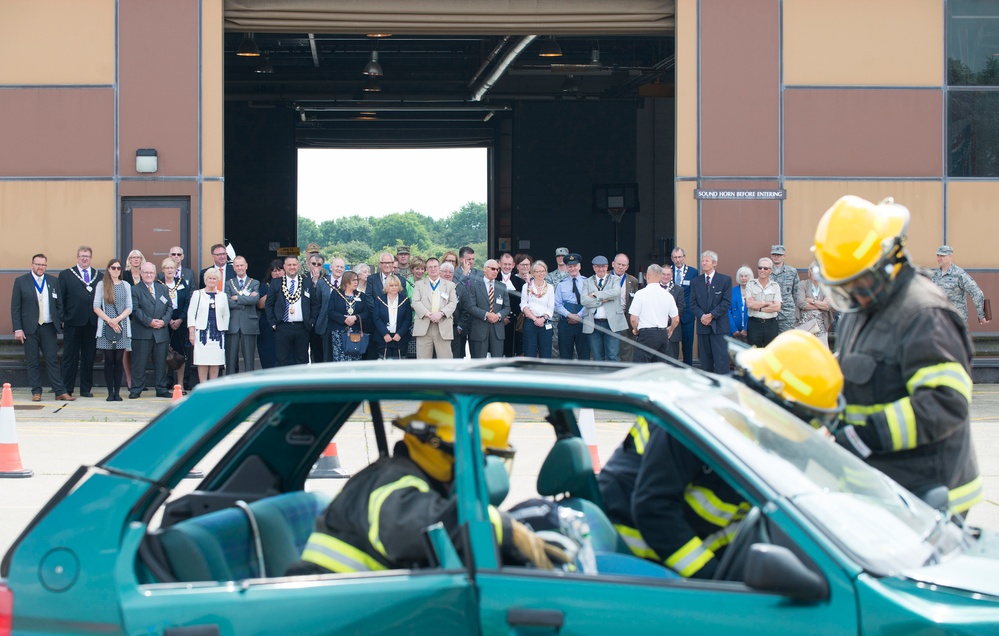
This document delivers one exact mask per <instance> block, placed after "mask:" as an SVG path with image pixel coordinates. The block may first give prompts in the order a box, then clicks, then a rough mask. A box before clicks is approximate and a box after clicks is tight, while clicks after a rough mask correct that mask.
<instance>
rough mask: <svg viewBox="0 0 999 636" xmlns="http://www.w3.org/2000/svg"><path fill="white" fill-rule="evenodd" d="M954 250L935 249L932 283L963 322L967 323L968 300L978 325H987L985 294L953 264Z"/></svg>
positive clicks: (942, 247) (947, 248)
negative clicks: (935, 263)
mask: <svg viewBox="0 0 999 636" xmlns="http://www.w3.org/2000/svg"><path fill="white" fill-rule="evenodd" d="M953 260H954V248H953V247H951V246H950V245H941V246H940V247H939V248H937V268H936V269H934V270H933V282H934V283H936V285H937V286H938V287H940V289H942V290H943V291H944V293H945V294H947V298H948V299H949V300H950V302H951V303H953V305H954V307H956V308H957V313H959V314H961V316H962V317H963V318H964V321H965V322H968V300H967V297H968V296H971V302H972V303H973V304H974V305H975V311H976V312H978V323H979V324H982V325H984V324H987V323H988V322H989V320H988V319H987V318H986V317H985V294H983V293H982V289H981V288H980V287H979V286H978V283H976V282H975V279H973V278H972V277H971V276H970V275H968V272H966V271H964V270H963V269H961V268H960V267H958V266H957V265H955V264H954V263H953Z"/></svg>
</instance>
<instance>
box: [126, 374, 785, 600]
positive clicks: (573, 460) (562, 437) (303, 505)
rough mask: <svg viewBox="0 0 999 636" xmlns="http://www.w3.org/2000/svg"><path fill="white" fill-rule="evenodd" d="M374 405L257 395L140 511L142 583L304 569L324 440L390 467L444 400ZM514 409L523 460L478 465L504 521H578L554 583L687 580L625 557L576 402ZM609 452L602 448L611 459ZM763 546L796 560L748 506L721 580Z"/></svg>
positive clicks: (444, 561) (613, 415) (319, 497)
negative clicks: (409, 435)
mask: <svg viewBox="0 0 999 636" xmlns="http://www.w3.org/2000/svg"><path fill="white" fill-rule="evenodd" d="M380 397H382V396H370V397H369V396H364V395H337V394H335V393H331V392H319V391H303V392H298V393H290V394H283V395H281V396H274V395H270V396H267V395H266V394H263V395H260V396H258V397H257V398H256V399H251V400H249V401H248V402H247V403H246V404H245V406H244V407H243V408H242V409H241V410H239V411H238V412H235V413H233V414H232V416H231V417H230V418H229V419H228V420H226V421H223V422H220V423H219V424H218V426H217V428H216V430H215V432H213V434H212V435H210V436H209V437H207V438H206V439H205V440H203V442H202V445H201V446H200V447H198V448H194V449H192V451H191V453H190V457H189V460H190V461H189V462H187V463H185V464H184V465H182V466H178V471H182V472H188V471H190V473H191V474H196V470H197V469H204V472H205V476H204V477H203V478H200V480H199V481H194V480H191V479H184V480H180V481H179V482H178V483H177V485H176V486H175V487H174V488H172V489H167V488H160V489H157V490H156V492H155V494H154V496H152V497H151V498H150V503H149V505H148V506H147V507H146V509H145V510H144V511H143V512H142V513H141V519H142V520H143V521H144V522H145V523H146V524H147V527H148V532H147V535H146V538H145V540H144V541H143V542H142V545H141V547H140V551H139V555H138V559H137V561H136V574H137V577H138V579H139V581H140V582H141V583H143V584H156V583H177V582H180V583H188V582H206V581H207V582H211V581H215V582H220V583H221V582H229V581H242V580H246V579H261V578H274V577H282V576H284V574H285V571H286V570H287V569H288V567H289V566H290V565H292V564H293V563H294V562H296V561H297V560H298V558H299V555H300V554H301V552H302V549H303V548H304V546H305V543H306V541H307V539H308V537H309V535H310V534H311V532H312V530H313V528H314V522H315V519H316V517H317V516H319V515H320V514H321V513H322V512H323V511H324V510H325V508H326V507H327V506H328V505H329V503H330V501H331V500H332V498H333V497H335V496H336V494H337V493H338V492H339V490H340V489H341V488H342V487H343V484H344V483H346V480H345V479H318V478H310V476H311V475H314V474H315V468H316V465H317V462H319V461H320V460H321V459H323V458H324V457H325V455H324V453H325V452H326V451H328V450H329V447H330V444H331V442H334V443H335V442H336V441H337V440H347V439H354V440H355V441H356V440H357V439H358V437H361V438H363V439H364V444H363V447H364V448H365V449H366V453H367V455H366V456H362V457H357V456H351V457H344V458H343V462H344V470H343V471H342V472H343V476H347V475H348V474H355V473H356V472H357V471H359V470H360V469H362V468H364V467H365V466H367V465H368V464H369V463H371V462H374V461H376V460H377V459H378V458H380V457H387V456H389V455H390V453H391V445H392V443H393V442H394V441H395V440H397V439H401V432H400V431H399V430H398V429H396V428H395V427H393V426H392V425H391V420H392V419H393V418H395V417H398V416H401V415H405V414H408V413H411V412H414V411H416V409H417V408H418V406H419V404H420V401H421V400H423V399H438V400H439V399H442V395H441V394H440V393H437V394H434V395H420V394H412V395H405V394H402V395H393V396H392V399H391V400H384V399H379V398H380ZM400 397H401V398H404V399H400ZM490 399H494V398H490ZM511 401H512V402H515V400H511ZM583 406H585V405H583ZM515 407H516V409H517V412H518V419H517V421H516V422H515V424H514V425H513V428H512V430H511V443H512V444H513V445H514V446H515V447H516V448H517V450H518V453H517V455H516V459H515V460H514V462H513V465H512V469H510V467H509V466H507V465H506V464H505V463H504V462H503V461H502V460H500V459H499V458H497V457H492V456H487V457H486V458H485V461H484V464H483V469H482V470H483V475H484V481H485V483H486V486H487V490H488V497H489V501H490V503H491V504H493V505H495V506H497V507H501V508H502V509H505V510H509V509H510V508H511V507H514V506H515V505H516V504H517V503H518V502H522V501H525V500H535V499H542V500H545V501H549V502H553V503H554V504H556V505H557V506H559V507H562V508H568V509H570V510H572V511H575V512H576V513H577V516H578V518H582V519H583V520H585V522H586V525H587V526H588V530H589V536H588V538H587V541H588V542H589V543H590V545H591V546H592V551H593V555H594V560H593V564H595V567H593V565H591V566H590V567H582V566H580V567H570V568H568V570H569V571H567V572H558V575H560V576H561V575H568V576H582V575H586V576H591V575H593V574H598V575H601V576H602V575H613V576H617V577H621V576H625V577H643V578H644V579H662V580H663V581H664V582H667V581H668V580H674V581H676V580H679V581H682V579H679V578H678V577H677V575H676V574H675V573H673V572H672V571H671V570H669V569H667V568H666V567H664V566H661V565H658V564H656V563H653V562H650V561H646V560H644V559H640V558H638V557H636V556H634V555H633V554H631V552H630V550H629V549H628V547H627V546H626V545H625V543H624V541H623V540H622V538H621V537H620V536H619V535H618V533H617V531H616V530H615V528H614V526H613V525H612V524H611V522H610V521H609V520H608V518H607V515H606V514H605V513H604V508H603V501H602V498H601V494H600V489H599V487H598V485H597V478H596V474H595V472H594V465H593V455H592V449H591V448H590V447H589V446H588V444H587V442H586V441H584V439H583V436H582V435H581V433H580V425H579V421H578V419H579V416H580V413H581V408H580V407H581V405H580V404H578V403H577V402H575V401H573V402H568V401H560V400H558V399H557V398H546V399H545V400H544V401H538V400H533V401H531V402H519V403H515ZM593 412H594V413H595V420H596V421H598V422H600V423H601V425H615V426H618V427H619V428H620V430H621V439H622V440H623V439H624V436H625V435H626V434H627V431H628V428H629V427H630V423H633V422H634V420H635V415H636V414H635V413H630V412H625V411H615V410H601V409H593ZM646 417H648V418H650V419H654V418H652V416H651V415H648V414H646ZM523 420H526V421H523ZM357 446H358V445H357V444H353V445H352V447H355V448H356V447H357ZM610 452H611V450H607V449H605V451H604V454H605V459H607V458H609V456H610ZM338 459H339V458H338ZM577 538H578V537H577ZM426 543H427V549H428V557H429V561H430V562H431V563H434V564H437V565H438V567H444V568H448V567H458V568H465V569H467V568H468V567H470V564H469V563H468V562H467V559H465V558H464V557H463V556H462V553H463V551H462V550H461V549H459V548H460V547H461V546H459V547H458V548H456V547H455V546H454V545H453V544H452V542H451V539H450V538H449V537H448V534H447V533H446V532H443V531H441V529H439V528H438V529H436V530H435V529H433V528H430V529H427V542H426ZM761 543H762V544H772V543H778V544H783V545H786V546H787V547H789V548H790V549H792V550H793V546H791V545H790V541H788V540H787V539H786V537H785V536H784V535H783V533H781V532H779V530H777V529H776V528H774V527H773V526H772V524H770V523H769V521H768V520H767V517H766V515H763V514H761V511H760V509H759V508H758V507H753V508H752V511H751V513H750V514H749V515H748V516H747V517H746V518H745V519H744V520H743V522H742V524H741V530H740V531H739V532H738V533H737V535H736V536H735V538H734V539H733V542H732V544H731V545H730V547H729V549H728V550H727V551H726V552H725V553H724V555H723V559H722V561H721V562H720V567H719V568H718V575H717V576H716V579H718V580H720V581H729V582H742V581H744V580H745V579H746V574H747V571H746V568H747V565H746V563H747V560H748V559H750V558H751V553H752V550H751V546H752V545H754V544H761ZM800 556H801V557H803V555H800ZM576 565H580V564H579V563H578V562H577V564H576ZM413 573H417V572H416V571H413ZM332 576H336V575H332Z"/></svg>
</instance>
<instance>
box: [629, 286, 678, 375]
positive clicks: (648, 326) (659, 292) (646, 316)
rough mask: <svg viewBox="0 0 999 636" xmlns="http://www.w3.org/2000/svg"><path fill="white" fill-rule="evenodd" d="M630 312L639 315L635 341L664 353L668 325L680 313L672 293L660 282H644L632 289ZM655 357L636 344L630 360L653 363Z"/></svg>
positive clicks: (667, 347) (666, 352)
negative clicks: (634, 290)
mask: <svg viewBox="0 0 999 636" xmlns="http://www.w3.org/2000/svg"><path fill="white" fill-rule="evenodd" d="M629 313H630V314H631V315H632V316H636V317H637V318H638V338H637V340H636V341H637V342H638V344H640V345H644V346H646V347H648V348H650V349H654V350H655V351H659V352H660V353H662V354H664V355H668V354H669V347H670V342H669V332H668V328H669V325H670V324H671V323H672V321H673V318H675V317H677V316H678V315H679V311H678V310H677V307H676V301H675V300H674V299H673V294H671V293H669V292H668V291H667V290H666V289H663V287H662V286H661V285H647V286H646V287H645V288H644V289H640V290H638V291H637V292H635V298H634V300H632V302H631V310H630V311H629ZM656 360H657V358H656V357H655V356H653V355H652V354H651V353H649V352H648V351H645V350H644V349H642V348H639V347H635V351H634V353H633V357H632V361H633V362H654V361H656Z"/></svg>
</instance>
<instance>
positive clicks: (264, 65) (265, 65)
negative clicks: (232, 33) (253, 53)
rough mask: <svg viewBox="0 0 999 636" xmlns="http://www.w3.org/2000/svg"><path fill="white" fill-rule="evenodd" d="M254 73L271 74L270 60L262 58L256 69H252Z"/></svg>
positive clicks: (272, 66) (271, 65)
mask: <svg viewBox="0 0 999 636" xmlns="http://www.w3.org/2000/svg"><path fill="white" fill-rule="evenodd" d="M253 70H254V72H256V73H273V72H274V64H273V63H272V62H271V60H270V58H268V57H262V58H260V62H259V63H258V64H257V68H255V69H253Z"/></svg>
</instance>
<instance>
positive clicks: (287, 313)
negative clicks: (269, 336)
mask: <svg viewBox="0 0 999 636" xmlns="http://www.w3.org/2000/svg"><path fill="white" fill-rule="evenodd" d="M288 293H289V294H294V293H295V279H294V278H292V279H291V282H290V283H288ZM284 321H285V322H291V302H290V301H289V300H288V299H287V298H285V300H284Z"/></svg>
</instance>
